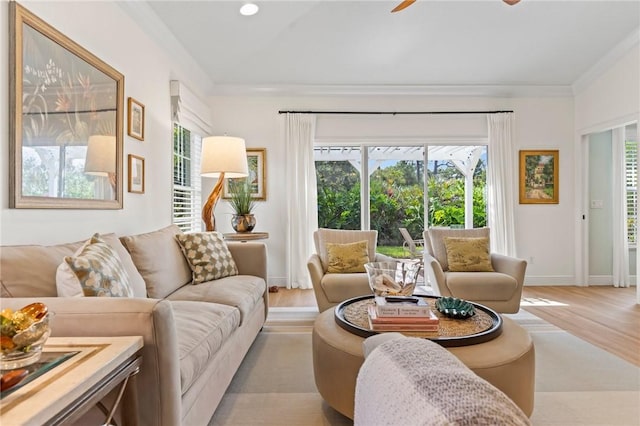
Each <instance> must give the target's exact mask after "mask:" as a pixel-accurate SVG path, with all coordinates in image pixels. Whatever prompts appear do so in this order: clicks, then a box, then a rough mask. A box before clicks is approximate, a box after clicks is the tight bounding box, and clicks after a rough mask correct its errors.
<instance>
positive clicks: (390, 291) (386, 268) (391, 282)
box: [364, 261, 422, 296]
mask: <svg viewBox="0 0 640 426" xmlns="http://www.w3.org/2000/svg"><path fill="white" fill-rule="evenodd" d="M364 269H365V270H366V271H367V278H368V279H369V287H371V291H372V292H373V294H374V295H375V296H411V295H412V294H413V290H415V288H416V282H417V280H418V276H419V275H420V269H422V266H421V264H420V263H419V262H402V261H389V262H369V263H365V265H364Z"/></svg>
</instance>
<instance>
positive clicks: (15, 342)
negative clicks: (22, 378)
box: [0, 303, 51, 370]
mask: <svg viewBox="0 0 640 426" xmlns="http://www.w3.org/2000/svg"><path fill="white" fill-rule="evenodd" d="M49 319H50V313H49V311H48V309H47V306H46V305H45V304H44V303H32V304H30V305H27V306H25V307H23V308H22V309H20V310H18V311H15V312H14V311H13V310H11V309H3V310H2V312H0V349H1V352H0V369H2V370H10V369H14V368H20V367H24V366H25V365H30V364H33V363H34V362H37V361H38V360H39V359H40V355H41V354H42V346H44V343H45V342H46V341H47V339H48V338H49V334H51V329H50V327H49Z"/></svg>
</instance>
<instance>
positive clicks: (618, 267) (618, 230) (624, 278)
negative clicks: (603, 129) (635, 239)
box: [611, 127, 630, 287]
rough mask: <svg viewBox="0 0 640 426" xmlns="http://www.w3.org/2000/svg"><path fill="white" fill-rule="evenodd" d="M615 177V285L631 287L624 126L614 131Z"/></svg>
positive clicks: (613, 182) (613, 180)
mask: <svg viewBox="0 0 640 426" xmlns="http://www.w3.org/2000/svg"><path fill="white" fill-rule="evenodd" d="M612 133H613V134H612V141H611V142H612V155H613V167H612V169H613V170H612V171H613V179H612V184H613V187H612V188H611V189H612V191H611V194H612V198H613V208H612V210H613V212H612V213H613V232H612V234H613V235H612V236H613V286H614V287H629V284H630V279H629V240H628V238H627V187H626V184H627V182H626V179H625V178H626V161H625V146H624V145H625V143H624V141H625V132H624V127H618V128H616V129H613V132H612Z"/></svg>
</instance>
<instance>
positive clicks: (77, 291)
mask: <svg viewBox="0 0 640 426" xmlns="http://www.w3.org/2000/svg"><path fill="white" fill-rule="evenodd" d="M56 287H57V288H58V295H59V296H62V297H74V296H83V295H84V296H88V297H90V296H99V297H133V289H132V288H131V285H130V284H129V277H128V275H127V273H126V271H125V269H124V266H123V265H122V262H121V260H120V257H119V256H118V254H117V253H116V252H115V250H114V249H113V248H111V246H110V245H109V244H107V243H106V242H104V241H103V240H102V239H101V238H100V235H99V234H95V235H93V237H91V239H89V241H87V242H86V243H85V244H84V245H83V246H82V247H80V249H78V251H76V253H75V254H74V255H73V256H65V257H64V260H63V262H62V264H61V265H60V266H58V270H57V271H56Z"/></svg>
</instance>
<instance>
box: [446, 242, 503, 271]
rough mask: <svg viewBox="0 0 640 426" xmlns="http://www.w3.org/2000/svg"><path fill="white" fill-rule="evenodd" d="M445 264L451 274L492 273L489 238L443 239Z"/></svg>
mask: <svg viewBox="0 0 640 426" xmlns="http://www.w3.org/2000/svg"><path fill="white" fill-rule="evenodd" d="M444 246H445V249H446V250H447V262H448V263H449V270H450V271H452V272H493V267H492V266H491V259H490V257H489V238H485V237H481V238H456V237H444Z"/></svg>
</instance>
